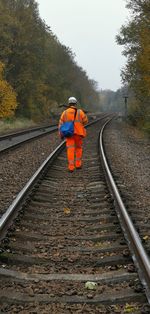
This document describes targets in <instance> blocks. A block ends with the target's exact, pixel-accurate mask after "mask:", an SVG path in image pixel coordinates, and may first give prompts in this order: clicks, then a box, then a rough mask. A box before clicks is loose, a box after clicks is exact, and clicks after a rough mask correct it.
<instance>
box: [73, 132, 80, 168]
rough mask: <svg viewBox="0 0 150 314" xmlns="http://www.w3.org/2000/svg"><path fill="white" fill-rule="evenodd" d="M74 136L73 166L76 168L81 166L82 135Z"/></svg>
mask: <svg viewBox="0 0 150 314" xmlns="http://www.w3.org/2000/svg"><path fill="white" fill-rule="evenodd" d="M74 137H75V155H76V161H75V166H76V168H81V166H82V137H81V136H79V135H76V134H75V135H74Z"/></svg>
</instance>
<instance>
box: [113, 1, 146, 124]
mask: <svg viewBox="0 0 150 314" xmlns="http://www.w3.org/2000/svg"><path fill="white" fill-rule="evenodd" d="M127 8H129V9H130V10H131V12H132V18H131V20H130V21H129V22H128V24H127V25H125V26H122V28H121V30H120V34H119V35H117V37H116V39H117V42H118V44H119V45H123V46H124V51H123V54H124V55H125V56H126V57H127V64H126V66H125V67H124V69H123V70H122V80H123V82H124V83H127V84H128V85H129V87H130V88H131V89H132V90H133V92H134V97H135V99H136V100H137V105H136V106H134V108H135V113H136V112H137V111H138V112H139V121H140V124H142V123H141V120H142V121H143V123H144V121H145V119H146V117H147V116H148V115H149V114H150V106H149V102H150V1H149V0H127Z"/></svg>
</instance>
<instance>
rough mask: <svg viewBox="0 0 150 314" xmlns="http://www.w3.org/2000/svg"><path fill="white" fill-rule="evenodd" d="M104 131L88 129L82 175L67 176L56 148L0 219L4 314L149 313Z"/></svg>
mask: <svg viewBox="0 0 150 314" xmlns="http://www.w3.org/2000/svg"><path fill="white" fill-rule="evenodd" d="M102 125H103V122H102V121H99V122H97V123H96V124H94V125H93V126H91V127H90V128H89V130H88V138H87V140H86V141H85V144H84V166H83V168H82V169H81V170H76V171H75V172H74V173H68V172H67V166H66V163H67V161H66V153H65V152H64V151H63V150H62V149H61V145H60V146H59V149H58V151H57V150H56V151H57V158H54V155H55V153H56V151H55V153H54V154H51V157H52V161H51V159H50V160H49V159H47V160H46V161H45V163H44V164H43V166H41V169H39V171H37V173H36V174H35V176H34V178H32V179H31V180H30V182H29V183H28V185H27V186H26V189H24V190H26V194H27V197H25V196H24V194H23V193H22V192H21V193H20V194H19V196H18V198H17V199H16V200H15V201H14V203H13V204H12V205H11V206H10V208H9V209H8V211H7V213H6V214H5V215H4V216H3V217H2V219H1V220H0V230H1V254H0V304H1V312H2V313H12V314H13V313H22V314H23V313H59V314H63V313H90V314H91V313H103V314H105V313H107V314H108V313H111V314H113V313H120V314H124V313H132V314H133V313H134V314H141V313H142V314H144V313H145V314H146V313H150V307H149V304H148V301H147V299H149V285H150V282H149V281H150V277H149V260H148V258H147V255H146V254H145V251H144V250H143V247H142V248H141V243H140V241H139V239H138V235H137V234H136V237H137V239H136V240H137V242H136V243H137V246H138V247H136V248H135V247H134V245H135V243H134V241H133V237H132V236H133V235H134V232H135V230H134V228H133V226H132V224H131V223H130V221H129V222H127V221H126V220H124V217H121V216H123V214H122V215H121V214H120V212H119V206H120V202H121V206H123V211H124V210H125V208H124V205H123V204H122V200H120V199H119V201H118V198H117V197H115V196H113V193H114V191H113V189H114V187H113V185H110V183H109V184H108V182H109V178H108V176H109V175H110V174H109V169H107V170H106V172H107V175H106V173H105V171H104V164H103V163H102V160H103V161H104V163H106V160H105V155H104V152H103V151H102V152H101V153H99V150H98V135H99V129H100V127H102ZM100 143H101V144H102V136H101V137H100ZM62 145H63V144H62ZM100 154H101V158H100ZM100 160H101V162H100ZM41 171H42V174H41ZM106 177H107V179H106ZM117 192H118V191H117ZM17 204H18V205H17ZM17 212H18V213H17ZM125 216H126V215H125ZM118 217H119V219H121V224H122V228H121V227H120V220H119V219H118ZM12 219H15V222H14V224H13V225H11V226H10V224H11V222H10V221H11V220H12ZM126 219H127V220H128V217H126ZM128 223H129V225H130V228H128ZM8 227H9V230H8V231H7V229H8ZM122 229H123V230H124V233H125V237H124V234H123V231H122ZM131 231H132V232H131ZM6 232H7V233H6ZM132 233H133V234H132ZM129 243H130V250H129V248H128V244H129ZM130 251H131V252H132V256H133V257H134V260H135V264H136V266H137V269H138V270H139V274H138V273H137V270H136V267H135V265H134V263H133V259H132V256H131V253H130ZM139 251H140V252H141V257H140V258H139ZM143 254H145V255H144V256H143ZM147 263H148V265H147ZM139 276H140V277H139ZM145 276H146V277H145ZM139 278H140V279H141V280H142V282H143V283H144V288H143V285H142V284H141V281H140V279H139Z"/></svg>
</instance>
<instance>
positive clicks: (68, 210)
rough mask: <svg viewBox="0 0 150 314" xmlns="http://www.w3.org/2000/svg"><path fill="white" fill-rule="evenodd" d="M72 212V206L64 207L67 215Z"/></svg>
mask: <svg viewBox="0 0 150 314" xmlns="http://www.w3.org/2000/svg"><path fill="white" fill-rule="evenodd" d="M70 212H71V210H70V208H67V207H65V208H64V214H65V215H68V214H70Z"/></svg>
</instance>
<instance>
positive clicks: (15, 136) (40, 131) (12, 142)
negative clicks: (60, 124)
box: [0, 125, 57, 153]
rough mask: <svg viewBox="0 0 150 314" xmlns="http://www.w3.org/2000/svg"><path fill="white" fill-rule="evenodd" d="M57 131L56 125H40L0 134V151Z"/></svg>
mask: <svg viewBox="0 0 150 314" xmlns="http://www.w3.org/2000/svg"><path fill="white" fill-rule="evenodd" d="M55 131H57V125H49V126H42V127H37V128H32V129H27V130H23V131H19V132H15V133H10V134H7V135H2V136H0V153H2V152H6V151H8V150H10V149H12V148H15V147H17V146H19V145H20V144H22V143H25V142H28V141H31V140H33V139H34V138H37V137H40V136H43V135H46V134H49V133H52V132H55Z"/></svg>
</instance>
